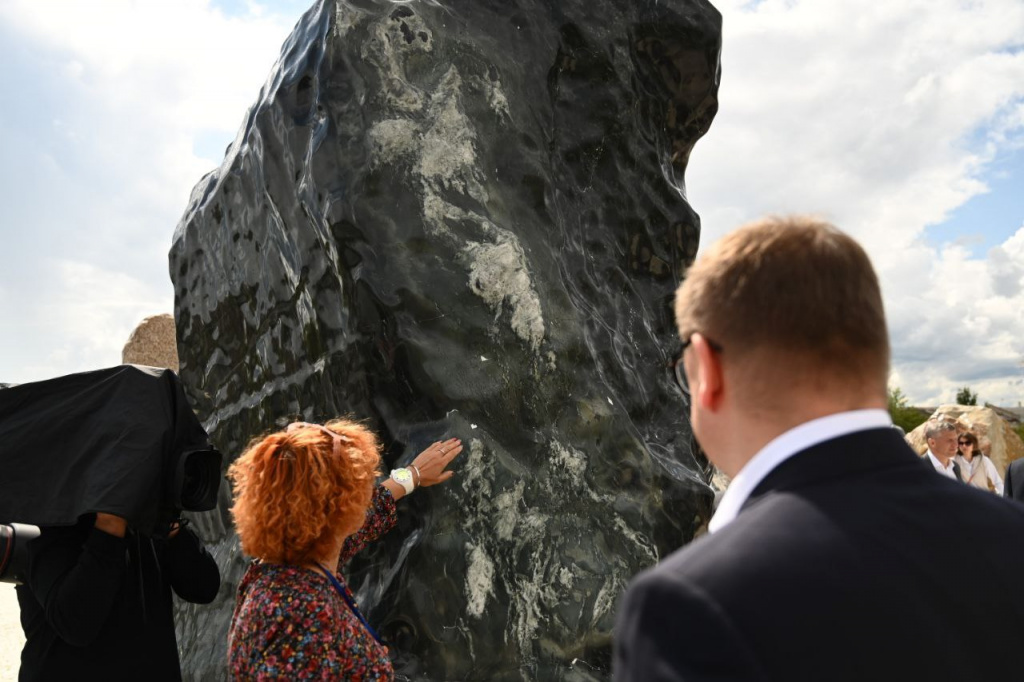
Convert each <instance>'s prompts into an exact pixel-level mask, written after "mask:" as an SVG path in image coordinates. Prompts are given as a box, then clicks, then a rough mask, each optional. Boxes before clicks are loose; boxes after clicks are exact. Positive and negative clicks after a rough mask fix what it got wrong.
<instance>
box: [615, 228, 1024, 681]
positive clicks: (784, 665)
mask: <svg viewBox="0 0 1024 682" xmlns="http://www.w3.org/2000/svg"><path fill="white" fill-rule="evenodd" d="M675 312H676V323H677V326H678V328H679V336H680V338H681V339H682V341H683V349H682V353H681V355H680V358H679V360H678V361H677V364H676V370H677V372H676V376H677V378H678V379H677V380H678V381H679V382H680V388H681V389H682V391H683V395H684V396H686V397H687V398H688V401H687V402H688V406H689V411H690V418H691V423H692V425H693V432H694V435H695V436H696V437H697V439H698V441H699V442H700V444H701V445H702V446H703V448H704V450H705V452H707V454H708V458H709V459H710V460H711V461H712V462H713V463H714V464H715V465H717V466H718V467H719V468H720V469H722V470H723V471H724V472H725V473H726V474H728V475H730V476H731V477H732V483H731V485H730V486H729V488H728V490H727V491H726V493H725V495H724V496H723V498H722V501H721V504H720V505H719V507H718V509H717V510H716V511H715V514H714V517H713V518H712V520H711V522H710V523H709V531H710V533H709V534H708V535H705V536H704V537H702V538H699V539H698V540H696V541H694V542H693V543H691V544H690V545H689V546H687V547H685V548H683V549H682V550H680V551H678V552H676V553H675V554H673V555H671V556H669V557H667V558H666V559H665V560H664V561H662V562H661V563H660V564H659V565H658V566H656V567H654V568H653V569H650V570H648V571H646V572H644V573H642V574H641V575H640V576H638V577H637V579H636V580H634V582H633V583H632V585H631V586H630V588H629V590H628V591H627V594H626V597H625V599H624V600H623V602H622V604H621V606H620V609H619V614H618V620H617V623H616V629H615V633H614V636H615V656H614V661H613V669H614V673H615V676H616V679H617V680H619V681H620V682H627V681H628V682H633V681H640V680H643V681H644V682H662V681H667V680H687V681H692V680H780V681H781V680H786V681H800V680H816V681H817V680H830V681H832V682H837V681H838V682H844V681H847V680H848V681H850V682H854V681H855V680H856V681H861V680H883V681H887V680H893V681H894V682H895V681H896V680H899V681H900V682H905V681H906V680H911V679H922V680H929V682H935V681H937V680H1009V679H1019V676H1018V675H1017V673H1018V672H1019V671H1018V670H1016V664H1015V659H1013V657H1012V656H1009V655H1008V653H1007V652H1011V651H1015V650H1016V648H1017V647H1019V645H1020V642H1021V641H1024V590H1020V589H1019V580H1020V576H1021V575H1024V542H1010V541H1007V538H1021V537H1024V506H1019V505H1015V504H1013V503H1010V502H1007V501H1005V500H1004V499H1002V498H999V497H996V496H995V495H990V494H988V493H985V492H983V491H981V490H978V489H976V488H972V487H970V486H965V485H963V484H962V483H957V482H956V481H951V480H949V479H947V478H945V477H943V476H936V475H935V474H933V473H932V472H931V471H929V470H928V469H927V468H926V467H925V466H923V463H922V462H921V460H920V459H919V458H918V457H917V455H916V454H915V453H914V452H913V451H912V450H911V449H910V447H909V446H908V445H907V444H906V442H905V441H904V439H903V438H902V437H901V436H900V434H899V433H898V432H897V431H896V430H895V429H893V428H891V423H890V420H889V416H888V413H887V412H886V410H885V407H886V383H887V380H888V374H889V341H888V333H887V331H886V325H885V315H884V311H883V308H882V296H881V291H880V289H879V285H878V280H877V278H876V277H875V273H874V270H873V269H872V267H871V263H870V261H869V260H868V257H867V255H866V254H865V253H864V250H863V249H862V248H861V247H860V246H859V245H858V244H857V243H856V242H855V241H854V240H852V239H851V238H850V237H848V236H847V235H845V234H843V233H842V232H840V231H839V230H837V229H836V228H834V227H832V226H831V225H827V224H825V223H823V222H820V221H817V220H814V219H808V218H798V217H795V218H781V219H768V220H764V221H761V222H759V223H756V224H753V225H750V226H747V227H744V228H741V229H739V230H737V231H735V232H733V233H731V234H730V235H727V236H726V237H725V238H724V239H722V240H721V241H719V242H718V243H717V244H715V245H714V246H712V247H711V248H710V249H709V250H708V252H707V253H706V254H705V255H704V256H702V257H701V258H700V259H699V260H698V261H697V262H696V263H695V264H694V265H693V266H692V267H691V268H690V270H689V272H688V273H687V278H686V281H685V282H684V283H683V285H682V286H681V287H680V288H679V291H678V293H677V296H676V311H675ZM954 446H955V439H954ZM979 573H980V574H982V575H985V577H986V584H987V585H988V587H989V588H990V589H988V590H986V591H985V592H984V594H980V595H972V597H971V599H964V598H963V595H962V594H961V593H960V584H959V582H958V581H957V580H956V578H955V576H964V575H977V574H979ZM969 623H985V632H986V636H985V637H982V638H973V637H972V638H965V637H957V636H956V635H955V633H957V632H959V631H961V630H962V629H963V628H964V627H969V626H968V625H967V624H969ZM1012 659H1013V660H1012Z"/></svg>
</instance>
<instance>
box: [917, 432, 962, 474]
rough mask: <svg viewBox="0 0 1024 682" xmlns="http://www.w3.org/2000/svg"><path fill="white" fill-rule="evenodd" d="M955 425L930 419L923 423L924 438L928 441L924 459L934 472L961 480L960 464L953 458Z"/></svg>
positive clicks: (955, 445) (955, 442) (955, 449)
mask: <svg viewBox="0 0 1024 682" xmlns="http://www.w3.org/2000/svg"><path fill="white" fill-rule="evenodd" d="M957 437H958V436H957V433H956V426H954V425H953V423H952V422H948V421H941V420H938V419H930V420H928V422H927V423H926V424H925V428H924V438H925V441H926V442H927V443H928V451H927V452H925V453H924V459H925V460H926V461H927V462H928V464H929V466H931V467H932V468H933V469H935V471H936V473H939V474H942V475H943V476H945V477H946V478H952V479H954V480H957V481H962V480H964V479H963V475H962V474H961V473H960V465H959V464H957V463H956V460H954V459H953V458H954V457H956V452H957Z"/></svg>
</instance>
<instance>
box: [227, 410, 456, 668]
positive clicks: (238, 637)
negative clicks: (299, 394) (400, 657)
mask: <svg viewBox="0 0 1024 682" xmlns="http://www.w3.org/2000/svg"><path fill="white" fill-rule="evenodd" d="M379 450H380V448H379V445H378V443H377V439H376V437H375V436H374V434H373V433H372V432H371V431H369V430H368V429H367V428H366V427H364V426H362V425H361V424H358V423H355V422H352V421H348V420H342V419H339V420H335V421H330V422H327V423H326V424H325V425H323V426H321V425H319V424H307V423H305V422H296V423H294V424H291V425H289V426H288V428H287V429H285V430H284V431H280V432H278V433H273V434H271V435H269V436H266V437H265V438H263V439H262V440H259V441H258V442H255V443H254V444H252V445H250V447H249V449H248V450H246V452H245V453H244V454H243V455H242V456H241V457H239V458H238V459H237V460H236V461H235V462H234V463H233V464H232V465H231V468H230V470H229V472H228V475H229V477H230V478H231V479H232V481H233V483H234V486H235V504H234V507H233V508H232V510H231V512H232V514H233V516H234V519H235V525H236V528H237V530H238V535H239V538H240V539H241V542H242V550H243V551H244V552H245V553H246V554H247V555H249V556H252V557H255V559H256V561H254V562H253V564H252V565H251V566H250V567H249V569H248V571H246V573H245V575H244V576H243V578H242V581H241V583H240V584H239V586H238V594H237V598H236V602H235V611H234V614H233V615H232V618H231V628H230V631H229V634H228V667H229V671H230V674H231V677H232V678H234V679H267V678H286V679H305V678H316V679H345V680H390V679H393V676H394V673H393V671H392V667H391V661H390V660H389V658H388V651H387V647H386V646H384V645H383V644H382V643H381V642H380V641H379V640H378V638H377V635H376V633H375V632H374V631H373V629H372V628H371V627H370V625H369V623H367V622H366V620H365V619H364V618H363V616H362V614H361V613H360V612H359V609H358V607H357V606H356V603H355V599H354V597H353V595H352V593H351V591H350V590H349V589H348V586H347V585H346V584H345V579H344V578H343V577H342V576H341V567H342V566H343V565H344V564H345V563H346V562H347V561H348V560H349V559H351V558H352V556H353V555H355V554H356V553H357V552H359V551H360V550H361V549H363V548H364V547H365V546H366V545H367V544H368V543H370V542H373V541H374V540H376V539H377V538H379V537H380V536H382V535H383V534H384V533H386V532H387V531H389V530H390V529H391V528H392V527H393V526H394V525H395V521H396V518H397V517H396V512H395V501H397V500H399V499H401V498H402V497H403V496H404V495H407V494H409V493H411V492H412V491H413V490H415V489H416V488H417V487H420V486H431V485H436V484H438V483H443V482H444V481H447V480H448V479H449V478H451V477H452V475H453V473H452V472H451V471H446V470H445V467H447V466H448V464H449V463H450V462H451V461H452V459H454V458H455V456H456V455H458V454H459V452H461V451H462V444H461V442H460V441H459V440H458V439H457V438H452V439H449V440H446V441H443V442H437V443H434V444H432V445H431V446H430V447H428V448H427V449H426V450H424V451H423V452H422V453H420V454H419V455H418V456H417V457H416V459H415V460H413V463H412V464H411V465H410V466H409V467H408V468H407V469H395V470H394V471H392V472H391V478H389V479H387V480H386V481H384V482H383V483H382V484H381V485H379V486H377V485H375V481H376V479H377V476H378V474H379V472H378V466H379V464H380V454H379Z"/></svg>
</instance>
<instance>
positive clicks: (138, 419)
mask: <svg viewBox="0 0 1024 682" xmlns="http://www.w3.org/2000/svg"><path fill="white" fill-rule="evenodd" d="M54 431H57V432H59V433H60V437H59V438H52V437H48V436H49V434H50V433H53V432H54ZM0 467H2V470H3V476H0V581H3V582H15V581H20V580H22V579H24V577H25V571H26V569H27V565H26V562H25V561H24V557H25V556H26V554H27V547H26V545H27V544H28V541H29V540H31V539H32V538H33V537H36V536H38V535H39V529H38V528H36V526H38V527H41V528H43V529H44V531H45V529H46V528H48V527H51V526H53V527H56V526H72V525H74V524H76V523H78V522H79V521H80V520H81V519H82V518H83V517H84V516H85V515H87V514H90V513H93V512H96V511H103V512H106V513H108V514H114V515H116V516H119V517H121V518H124V519H125V520H126V521H127V522H128V524H129V526H130V527H131V528H132V529H133V530H134V531H135V532H136V533H138V534H139V535H140V536H143V537H151V538H159V537H162V536H164V535H165V534H166V531H167V528H168V526H169V525H170V522H171V521H173V520H176V519H178V518H179V517H180V516H181V512H182V511H195V512H198V511H209V510H211V509H214V508H216V506H217V500H218V496H219V491H220V483H221V478H222V475H221V454H220V452H218V451H217V450H216V449H215V448H214V447H213V446H212V445H211V444H210V439H209V436H208V435H207V433H206V431H205V429H204V428H203V426H202V424H201V423H200V422H199V420H198V418H197V417H196V415H195V413H194V412H193V411H192V408H191V407H190V406H189V403H188V400H187V398H186V396H185V392H184V388H183V387H182V385H181V382H180V381H179V379H178V377H177V375H176V374H174V372H171V371H170V370H166V369H161V368H155V367H143V366H139V365H120V366H118V367H112V368H108V369H103V370H94V371H91V372H82V373H79V374H70V375H67V376H63V377H57V378H54V379H48V380H45V381H40V382H34V383H28V384H20V385H18V386H14V387H9V388H4V389H3V390H0ZM71 472H74V474H73V475H72V474H71ZM15 520H17V521H18V523H13V521H15ZM29 524H34V525H29Z"/></svg>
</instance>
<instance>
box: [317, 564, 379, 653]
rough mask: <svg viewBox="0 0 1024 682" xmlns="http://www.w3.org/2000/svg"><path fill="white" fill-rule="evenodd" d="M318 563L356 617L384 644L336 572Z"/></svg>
mask: <svg viewBox="0 0 1024 682" xmlns="http://www.w3.org/2000/svg"><path fill="white" fill-rule="evenodd" d="M316 565H317V566H319V567H320V570H321V571H323V572H324V574H325V575H326V576H327V579H328V580H330V581H331V584H332V585H334V589H335V590H337V591H338V594H340V595H341V598H342V599H344V600H345V603H346V604H348V607H349V608H350V609H352V613H354V614H355V616H356V618H358V619H359V622H360V623H362V624H363V627H364V628H366V630H367V632H369V633H370V635H372V636H373V638H374V639H375V640H377V643H378V644H383V643H384V642H382V641H380V637H378V636H377V631H376V630H374V629H373V628H372V627H370V624H369V623H367V622H366V619H365V618H363V614H361V613H359V607H358V606H356V603H355V602H354V601H352V597H350V596H348V592H347V591H346V590H345V587H344V586H343V585H342V584H341V583H340V582H338V579H337V578H335V577H334V574H333V573H331V572H330V571H328V570H327V569H326V568H324V567H323V566H322V565H321V564H320V562H316Z"/></svg>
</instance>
